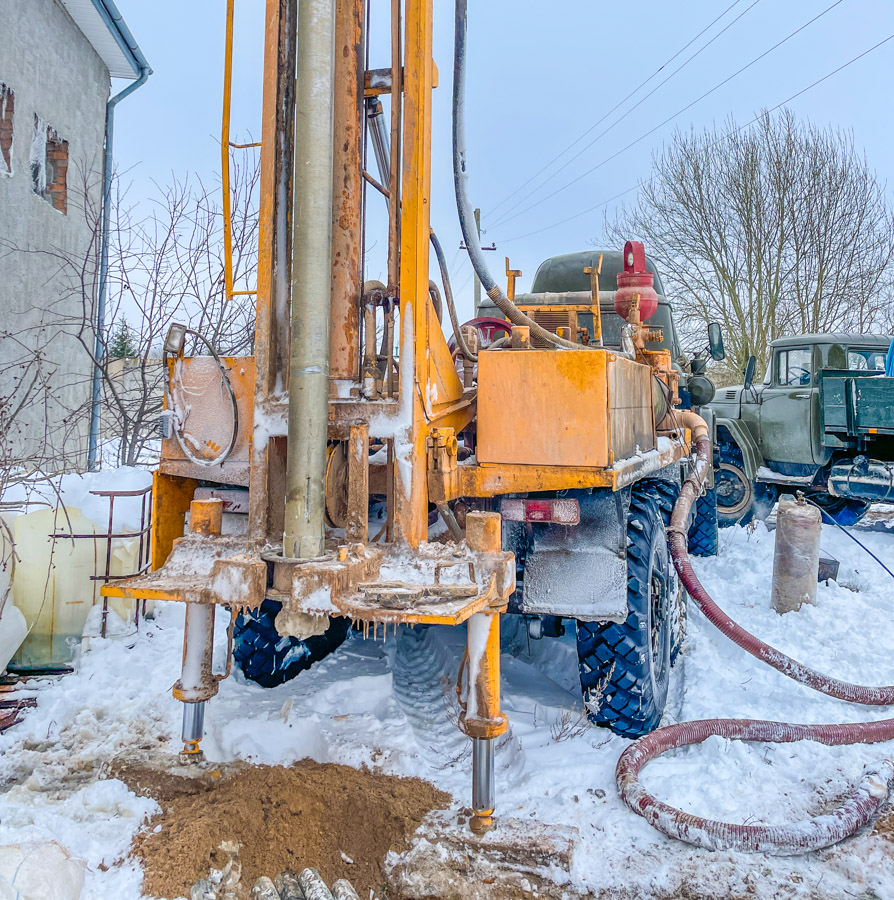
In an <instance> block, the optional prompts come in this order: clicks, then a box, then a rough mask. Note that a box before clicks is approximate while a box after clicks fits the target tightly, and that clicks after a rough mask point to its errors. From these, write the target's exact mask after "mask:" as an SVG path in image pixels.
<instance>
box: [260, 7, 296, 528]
mask: <svg viewBox="0 0 894 900" xmlns="http://www.w3.org/2000/svg"><path fill="white" fill-rule="evenodd" d="M297 20H298V5H297V2H296V0H267V18H266V24H265V36H264V98H263V110H262V112H263V115H262V131H261V180H260V191H259V195H260V207H259V215H258V296H257V306H256V313H255V343H254V353H255V368H256V380H255V409H256V410H264V409H265V408H266V407H267V404H268V402H269V399H270V396H271V394H273V393H274V392H276V391H279V390H282V389H284V388H285V379H286V377H287V371H288V353H287V351H288V337H289V287H290V285H291V271H292V239H291V211H290V205H291V204H290V202H289V196H290V192H291V184H292V156H293V150H294V138H295V124H294V123H295V55H296V38H297V35H296V23H297ZM270 458H271V454H270V452H269V437H268V435H267V432H266V430H265V429H264V428H263V427H262V428H261V429H260V430H259V432H258V433H256V435H255V438H254V440H253V441H252V455H251V474H250V478H249V517H248V521H249V534H250V536H251V539H252V540H253V541H255V542H258V543H263V542H265V541H267V540H268V539H273V540H275V541H277V542H278V541H279V540H280V538H281V537H282V531H281V529H280V533H279V534H277V535H272V534H270V533H269V531H270V524H271V516H270V504H271V497H270V494H269V492H268V490H267V485H268V468H269V462H270ZM272 502H273V503H275V504H277V507H278V508H277V515H276V517H275V518H279V514H280V512H281V509H282V506H281V504H282V494H281V493H280V495H279V496H278V497H274V498H273V499H272Z"/></svg>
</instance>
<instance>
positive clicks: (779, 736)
mask: <svg viewBox="0 0 894 900" xmlns="http://www.w3.org/2000/svg"><path fill="white" fill-rule="evenodd" d="M692 418H693V419H695V418H697V417H694V416H693V417H692ZM699 423H700V425H701V427H696V428H693V432H694V433H695V434H696V462H695V466H694V467H693V470H692V472H691V473H690V475H689V477H688V478H687V479H686V481H685V483H684V484H683V487H682V489H681V491H680V498H679V500H678V501H677V503H676V505H675V506H674V511H673V515H672V516H671V524H670V526H669V528H668V532H669V534H670V537H669V542H670V548H671V556H672V558H673V561H674V565H675V566H676V569H677V572H678V573H679V575H680V580H681V581H682V582H683V584H684V586H685V587H686V590H687V592H688V593H689V595H690V597H692V599H693V600H694V601H695V602H696V603H697V604H698V607H699V609H701V611H702V612H703V613H704V614H705V616H706V618H707V619H708V621H710V622H711V623H712V624H713V625H714V626H716V627H717V628H718V629H719V630H720V631H721V632H722V633H723V634H724V635H726V637H728V638H729V639H730V640H731V641H733V642H734V643H736V644H738V645H739V646H740V647H742V649H743V650H747V651H748V652H749V653H750V654H752V656H755V657H757V658H758V659H760V660H762V661H763V662H765V663H767V664H768V665H770V666H772V667H773V668H774V669H777V670H778V671H780V672H782V673H783V674H784V675H788V677H789V678H792V679H794V680H795V681H798V682H800V683H801V684H806V685H807V686H808V687H811V688H814V690H817V691H821V692H822V693H824V694H828V695H829V696H831V697H837V698H839V699H842V700H848V701H850V702H852V703H862V704H866V705H872V706H887V705H890V704H894V687H890V686H889V687H863V686H862V685H854V684H848V683H847V682H844V681H839V680H838V679H835V678H829V677H828V676H826V675H823V674H822V673H820V672H817V671H815V670H814V669H811V668H809V667H808V666H805V665H803V664H802V663H799V662H798V661H797V660H794V659H792V658H791V657H789V656H786V655H785V654H784V653H782V652H780V651H779V650H777V649H775V648H774V647H771V646H770V645H769V644H765V643H764V642H763V641H760V640H758V638H756V637H754V635H752V634H749V632H747V631H746V630H745V629H744V628H742V627H741V625H738V624H737V623H736V622H734V621H733V620H732V619H731V618H730V617H729V616H728V615H726V614H725V613H724V612H723V610H722V609H720V607H719V606H718V605H717V604H716V603H715V602H714V601H713V600H712V599H711V597H710V595H709V594H708V592H707V591H706V590H705V589H704V587H703V586H702V584H701V582H700V581H699V580H698V578H697V577H696V574H695V572H694V571H693V569H692V564H691V562H690V561H689V552H688V548H687V542H688V528H687V527H686V526H687V523H688V521H689V513H690V510H691V509H692V505H693V503H694V502H695V501H696V499H697V498H698V496H699V494H700V493H701V489H702V484H703V483H704V480H705V477H706V476H707V473H708V469H709V468H710V465H711V441H710V438H709V437H708V436H707V434H706V431H707V429H706V427H705V426H704V423H703V422H701V420H699ZM715 735H716V736H719V737H724V738H728V739H730V740H742V741H765V742H768V743H787V742H790V741H801V740H811V741H818V742H819V743H823V744H828V745H829V746H840V745H845V744H859V743H876V742H879V741H888V740H891V739H894V719H883V720H881V721H878V722H865V723H864V722H860V723H853V724H843V725H792V724H788V723H786V722H763V721H754V720H749V719H703V720H701V721H697V722H682V723H680V724H679V725H670V726H668V727H666V728H659V729H658V730H657V731H653V732H652V733H651V734H649V735H646V736H645V737H643V738H640V739H639V740H638V741H636V742H635V743H634V744H632V745H631V746H630V747H628V748H627V749H626V750H625V751H624V752H623V753H622V754H621V758H620V759H619V760H618V765H617V769H616V770H615V778H616V780H617V784H618V790H619V791H620V794H621V798H622V799H623V800H624V802H625V803H626V804H627V805H628V806H629V807H630V808H631V809H632V810H633V811H634V812H635V813H638V814H639V815H641V816H643V817H644V818H645V819H646V820H647V821H648V822H649V823H650V824H651V825H653V826H654V827H655V828H657V829H658V830H659V831H662V832H663V833H664V834H666V835H668V836H669V837H673V838H677V839H678V840H681V841H686V842H687V843H690V844H695V845H697V846H699V847H704V848H706V849H710V850H720V849H736V850H757V851H761V852H764V853H773V854H779V855H787V854H796V853H804V852H806V851H807V850H817V849H821V848H823V847H828V846H831V845H832V844H835V843H838V841H841V840H843V839H844V838H846V837H848V836H850V835H852V834H853V833H854V832H855V831H857V830H858V829H860V828H862V827H863V826H864V825H867V824H868V823H869V822H871V821H872V820H873V819H874V818H875V816H877V815H878V812H879V809H880V808H881V806H882V804H883V803H884V802H885V800H886V799H887V796H888V788H889V784H890V783H891V782H892V781H894V763H892V761H891V760H887V759H886V760H884V761H883V762H882V763H881V764H879V765H878V766H877V767H876V768H875V769H871V770H867V771H865V772H864V774H863V777H862V779H861V780H860V783H859V785H857V787H856V788H854V789H853V790H852V791H851V792H850V793H849V794H848V795H847V796H846V797H845V798H844V799H843V801H842V803H841V805H840V806H839V807H838V808H837V809H835V810H834V811H832V812H830V813H827V814H825V815H822V816H816V817H814V818H811V819H806V820H804V821H802V822H796V823H792V824H789V825H733V824H730V823H727V822H719V821H715V820H712V819H704V818H701V817H700V816H694V815H690V814H689V813H686V812H683V810H680V809H675V808H674V807H672V806H668V805H667V804H666V803H662V802H661V801H660V800H658V799H657V798H656V797H654V796H653V795H652V794H650V793H649V792H648V791H646V789H645V788H644V787H643V786H642V784H641V783H640V781H639V773H640V770H641V769H642V768H643V766H645V765H646V764H647V763H648V762H649V761H650V760H653V759H655V758H656V757H657V756H661V754H663V753H666V752H667V751H668V750H674V749H676V748H677V747H686V746H689V745H691V744H700V743H701V742H702V741H704V740H706V739H707V738H709V737H712V736H715Z"/></svg>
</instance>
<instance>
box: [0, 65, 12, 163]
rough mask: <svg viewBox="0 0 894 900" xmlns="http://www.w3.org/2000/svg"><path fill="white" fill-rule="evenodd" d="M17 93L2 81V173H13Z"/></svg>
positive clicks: (0, 120)
mask: <svg viewBox="0 0 894 900" xmlns="http://www.w3.org/2000/svg"><path fill="white" fill-rule="evenodd" d="M15 100H16V97H15V93H14V91H13V89H12V88H11V87H10V86H9V85H8V84H4V83H3V82H2V81H0V175H12V126H13V116H14V115H15Z"/></svg>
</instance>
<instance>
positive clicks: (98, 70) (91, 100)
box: [0, 0, 110, 467]
mask: <svg viewBox="0 0 894 900" xmlns="http://www.w3.org/2000/svg"><path fill="white" fill-rule="evenodd" d="M0 82H3V83H5V84H8V85H9V86H10V87H11V88H12V90H13V91H14V92H15V118H14V123H13V124H14V136H13V145H12V172H11V174H5V173H3V172H2V171H0V404H2V403H3V402H4V398H7V401H6V402H9V398H10V397H11V396H12V397H13V398H14V397H15V396H16V395H17V394H18V395H19V396H20V395H21V392H22V390H23V385H22V383H21V379H23V378H24V379H25V383H26V384H30V383H31V379H32V377H33V376H34V374H35V372H36V369H35V367H34V365H33V353H34V352H40V354H41V356H42V362H41V367H40V373H41V375H40V377H41V379H43V381H42V382H40V384H42V385H43V387H41V386H38V387H37V388H36V391H35V392H33V394H32V402H31V403H30V404H29V405H28V406H27V408H26V409H24V410H23V411H22V413H20V414H19V416H18V417H17V422H16V424H15V427H13V428H10V429H8V430H7V433H6V434H0V460H2V458H3V457H4V456H6V458H7V459H9V457H10V456H12V457H14V458H22V459H25V460H30V461H44V462H47V463H48V464H50V465H53V466H56V467H59V466H62V465H65V466H68V467H83V465H84V463H85V461H86V448H87V427H88V425H87V416H86V411H87V407H88V401H89V396H90V375H91V366H90V361H89V357H88V355H87V353H86V352H85V351H84V349H83V347H82V345H81V344H80V343H79V342H78V340H77V339H76V337H75V335H76V334H77V333H78V332H80V333H81V334H82V335H83V336H84V338H85V339H87V340H88V341H90V342H92V337H91V336H90V335H91V334H92V331H91V325H90V307H89V306H88V307H86V313H87V315H86V317H85V315H84V313H85V306H84V302H83V299H82V294H81V284H80V283H79V282H80V281H81V280H82V278H83V277H84V276H85V280H86V284H84V287H85V288H86V291H87V292H88V294H90V293H92V292H93V278H94V277H95V273H96V263H95V255H93V256H92V258H91V254H92V253H93V254H95V251H96V249H97V247H98V242H97V241H96V240H95V237H96V235H95V232H96V229H97V223H98V218H97V217H98V215H99V209H100V203H101V190H102V186H101V180H102V152H103V135H104V128H105V107H106V101H107V100H108V97H109V89H110V80H109V72H108V69H107V68H106V66H105V64H104V63H103V61H102V60H101V59H100V58H99V56H98V55H97V53H96V51H95V50H94V49H93V47H92V46H91V44H90V43H89V42H88V40H87V38H86V37H85V36H84V35H83V33H82V32H81V30H80V29H79V28H78V27H77V25H75V23H74V22H73V21H72V19H71V18H70V17H69V15H68V13H67V12H66V10H65V9H64V8H63V7H62V6H61V4H60V3H58V2H57V0H3V2H2V9H0ZM35 115H37V116H39V117H40V118H41V119H42V120H44V121H45V122H46V124H47V125H48V126H49V127H51V128H52V129H54V130H55V132H56V133H57V134H58V136H59V137H60V138H61V139H63V140H66V141H68V157H69V164H68V171H67V201H68V209H67V214H64V215H63V214H62V213H61V212H59V211H58V210H56V209H55V208H54V207H53V206H52V205H51V203H49V202H48V201H47V200H46V199H44V198H43V197H41V196H39V195H38V194H36V193H35V192H34V189H33V185H32V178H31V145H32V138H33V135H34V128H35ZM0 168H2V167H0ZM88 260H89V261H88ZM85 261H86V265H85ZM79 264H80V265H79ZM79 269H80V270H81V271H79ZM91 302H92V301H91ZM26 362H27V363H32V365H31V367H30V368H28V369H25V368H22V366H20V365H19V363H26ZM13 402H15V401H14V400H13ZM44 447H47V449H48V452H47V453H46V454H45V451H44Z"/></svg>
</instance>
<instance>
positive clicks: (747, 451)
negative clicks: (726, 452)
mask: <svg viewBox="0 0 894 900" xmlns="http://www.w3.org/2000/svg"><path fill="white" fill-rule="evenodd" d="M716 427H717V440H718V442H720V441H722V440H723V439H722V438H721V433H722V431H723V429H724V428H725V429H726V430H727V431H728V432H729V434H730V437H732V439H733V441H734V442H735V444H736V446H738V448H739V450H741V451H742V461H743V462H744V464H745V474H746V475H747V476H748V477H749V478H750V479H751V480H752V481H755V480H756V479H757V470H758V469H759V468H760V467H761V466H762V465H763V464H764V459H763V457H762V456H761V452H760V450H758V448H757V444H756V443H755V441H754V438H753V437H752V436H751V432H749V431H748V429H747V428H746V427H745V426H744V425H743V424H742V422H741V420H739V419H724V418H720V417H719V416H718V417H717V420H716Z"/></svg>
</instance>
